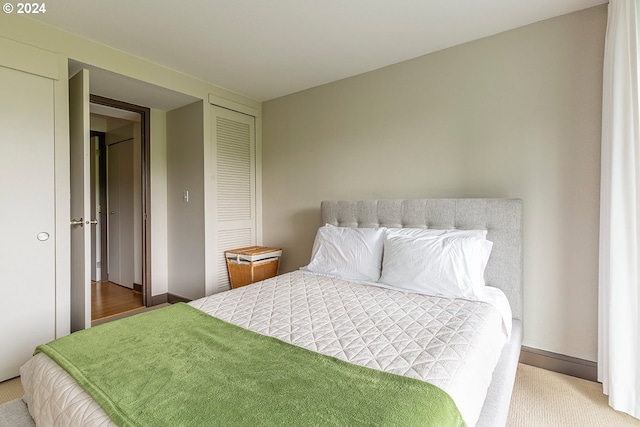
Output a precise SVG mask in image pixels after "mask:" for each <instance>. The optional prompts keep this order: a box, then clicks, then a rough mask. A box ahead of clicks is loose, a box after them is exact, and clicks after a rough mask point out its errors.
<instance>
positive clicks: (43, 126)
mask: <svg viewBox="0 0 640 427" xmlns="http://www.w3.org/2000/svg"><path fill="white" fill-rule="evenodd" d="M53 85H54V83H53V80H50V79H47V78H45V77H39V76H36V75H33V74H28V73H23V72H20V71H16V70H13V69H9V68H4V67H0V93H1V94H2V96H0V295H2V297H0V343H1V344H0V381H4V380H6V379H9V378H13V377H15V376H17V375H19V372H18V369H19V367H20V366H21V365H22V364H23V363H25V362H26V361H27V360H28V359H29V358H30V357H31V354H32V353H33V350H34V349H35V347H36V346H37V345H38V344H43V343H46V342H48V341H51V340H53V339H54V338H55V326H56V323H55V298H56V295H55V291H56V288H55V286H56V285H55V241H56V238H55V234H54V232H55V228H54V225H55V222H54V221H55V200H54V196H55V191H54V190H55V188H54V109H53V107H54V92H53Z"/></svg>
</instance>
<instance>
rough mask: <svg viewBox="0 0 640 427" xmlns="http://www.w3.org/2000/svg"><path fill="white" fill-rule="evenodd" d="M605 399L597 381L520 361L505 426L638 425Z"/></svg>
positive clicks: (612, 426)
mask: <svg viewBox="0 0 640 427" xmlns="http://www.w3.org/2000/svg"><path fill="white" fill-rule="evenodd" d="M607 399H608V398H607V396H605V395H604V394H602V385H601V384H599V383H594V382H591V381H586V380H582V379H579V378H574V377H570V376H567V375H562V374H558V373H555V372H550V371H546V370H544V369H540V368H534V367H533V366H528V365H523V364H520V365H518V373H517V375H516V383H515V387H514V389H513V396H512V398H511V408H510V410H509V419H508V421H507V427H534V426H535V427H573V426H575V427H591V426H593V427H596V426H597V427H609V426H611V427H625V426H636V427H638V426H640V420H637V419H635V418H633V417H630V416H629V415H627V414H624V413H622V412H617V411H615V410H613V409H612V408H611V407H610V406H609V405H608V404H607Z"/></svg>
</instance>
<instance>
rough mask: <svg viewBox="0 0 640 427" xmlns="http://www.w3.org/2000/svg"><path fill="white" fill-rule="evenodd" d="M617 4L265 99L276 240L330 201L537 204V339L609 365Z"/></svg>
mask: <svg viewBox="0 0 640 427" xmlns="http://www.w3.org/2000/svg"><path fill="white" fill-rule="evenodd" d="M606 13H607V9H606V5H603V6H598V7H595V8H591V9H587V10H584V11H580V12H576V13H573V14H570V15H566V16H562V17H558V18H555V19H551V20H548V21H544V22H540V23H536V24H533V25H529V26H526V27H522V28H519V29H515V30H512V31H509V32H505V33H502V34H498V35H495V36H492V37H488V38H485V39H482V40H478V41H474V42H471V43H467V44H464V45H460V46H457V47H454V48H450V49H446V50H443V51H440V52H437V53H434V54H430V55H426V56H423V57H420V58H417V59H413V60H410V61H407V62H404V63H400V64H396V65H393V66H390V67H386V68H383V69H380V70H377V71H373V72H370V73H366V74H363V75H359V76H356V77H352V78H349V79H345V80H341V81H338V82H334V83H331V84H327V85H324V86H320V87H317V88H313V89H309V90H306V91H303V92H300V93H297V94H293V95H290V96H286V97H283V98H279V99H275V100H272V101H268V102H266V103H264V104H263V122H264V123H263V197H264V204H263V215H264V223H263V227H264V243H265V244H267V245H274V246H281V247H282V248H284V254H283V266H282V267H283V271H288V270H292V269H295V268H298V267H300V266H301V265H304V264H305V263H306V262H307V261H308V258H309V255H310V251H311V245H312V243H313V237H314V234H315V229H316V228H317V227H318V226H319V225H320V217H319V215H320V214H319V205H320V201H321V200H323V199H353V198H358V199H368V198H412V197H413V198H423V197H516V198H521V199H523V200H524V215H525V230H524V242H525V243H524V250H525V266H524V267H525V287H526V288H525V295H524V301H525V345H528V346H532V347H536V348H541V349H544V350H549V351H553V352H558V353H563V354H567V355H570V356H574V357H579V358H584V359H588V360H595V359H596V347H597V332H596V331H597V262H598V252H597V245H598V200H599V173H600V170H599V169H600V121H601V120H600V115H601V91H602V63H603V49H604V47H603V46H604V34H605V27H606Z"/></svg>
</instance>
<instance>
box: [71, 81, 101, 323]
mask: <svg viewBox="0 0 640 427" xmlns="http://www.w3.org/2000/svg"><path fill="white" fill-rule="evenodd" d="M89 117H90V116H89V71H87V70H82V71H80V72H78V73H77V74H76V75H75V76H73V77H72V78H71V79H69V138H70V142H69V146H70V157H71V159H70V161H71V165H70V166H71V167H70V172H71V223H72V224H71V331H72V332H75V331H78V330H81V329H85V328H90V327H91V227H93V224H92V222H93V220H94V219H95V218H93V217H92V216H91V213H92V211H91V194H90V191H91V180H90V166H89V165H90V148H89V147H90V144H89V138H90V134H91V129H90V126H91V125H90V122H89V120H90V119H89Z"/></svg>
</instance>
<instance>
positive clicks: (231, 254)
mask: <svg viewBox="0 0 640 427" xmlns="http://www.w3.org/2000/svg"><path fill="white" fill-rule="evenodd" d="M224 255H225V257H226V258H227V271H228V272H229V282H230V283H231V289H235V288H239V287H240V286H245V285H250V284H251V283H255V282H259V281H261V280H265V279H269V278H271V277H274V276H276V275H277V274H278V269H279V268H280V256H281V255H282V249H279V248H269V247H266V246H249V247H247V248H239V249H232V250H229V251H225V253H224Z"/></svg>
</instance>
